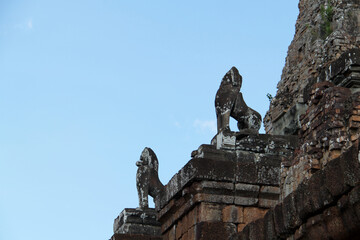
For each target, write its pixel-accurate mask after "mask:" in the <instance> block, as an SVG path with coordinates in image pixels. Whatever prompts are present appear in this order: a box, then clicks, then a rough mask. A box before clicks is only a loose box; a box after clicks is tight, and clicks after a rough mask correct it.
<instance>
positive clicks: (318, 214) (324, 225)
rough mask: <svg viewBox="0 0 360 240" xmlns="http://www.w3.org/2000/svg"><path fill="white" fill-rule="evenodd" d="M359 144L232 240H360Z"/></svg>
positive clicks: (302, 184)
mask: <svg viewBox="0 0 360 240" xmlns="http://www.w3.org/2000/svg"><path fill="white" fill-rule="evenodd" d="M358 153H359V148H358V142H357V144H355V145H354V146H352V147H351V148H350V149H349V150H348V151H347V152H345V153H343V154H342V155H341V156H340V157H339V158H337V159H334V160H333V161H331V162H329V163H328V164H327V166H326V167H324V168H323V169H321V170H319V171H317V172H316V173H314V174H313V176H312V177H311V178H310V179H309V180H308V181H304V182H302V183H301V184H300V185H299V187H298V188H297V189H296V190H295V191H294V192H292V193H291V194H289V195H288V196H287V197H286V198H285V199H283V201H282V202H281V203H279V204H278V205H276V207H275V208H273V209H271V210H270V211H268V212H267V213H266V214H265V216H264V218H260V219H258V220H256V221H254V222H252V223H250V224H248V225H247V226H246V227H245V228H244V229H243V231H242V232H240V233H238V234H235V235H234V236H233V237H232V238H231V239H232V240H235V239H239V240H240V239H241V240H245V239H246V240H262V239H291V240H299V239H354V240H355V239H359V236H360V166H359V160H358Z"/></svg>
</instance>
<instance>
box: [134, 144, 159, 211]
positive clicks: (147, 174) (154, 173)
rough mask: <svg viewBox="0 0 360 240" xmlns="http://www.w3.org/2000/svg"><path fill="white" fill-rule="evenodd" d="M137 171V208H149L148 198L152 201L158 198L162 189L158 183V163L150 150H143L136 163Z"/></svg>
mask: <svg viewBox="0 0 360 240" xmlns="http://www.w3.org/2000/svg"><path fill="white" fill-rule="evenodd" d="M136 166H138V170H137V173H136V187H137V191H138V195H139V208H140V209H147V208H149V200H148V196H149V195H150V196H151V197H153V198H154V199H155V198H156V197H159V196H160V194H161V192H162V191H163V189H164V185H163V184H162V183H161V182H160V179H159V175H158V169H159V161H158V159H157V157H156V155H155V153H154V151H153V150H152V149H151V148H147V147H146V148H145V149H144V150H143V151H142V153H141V156H140V161H137V162H136Z"/></svg>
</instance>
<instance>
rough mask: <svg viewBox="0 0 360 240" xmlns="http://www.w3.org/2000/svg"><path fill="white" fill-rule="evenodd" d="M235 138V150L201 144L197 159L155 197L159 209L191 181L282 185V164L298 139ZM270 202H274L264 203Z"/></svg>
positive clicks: (255, 136)
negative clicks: (280, 182)
mask: <svg viewBox="0 0 360 240" xmlns="http://www.w3.org/2000/svg"><path fill="white" fill-rule="evenodd" d="M231 134H232V133H231ZM235 134H236V133H235ZM236 139H237V140H236V144H237V145H236V149H233V150H226V149H216V148H215V146H213V145H201V146H200V147H199V149H198V150H197V151H194V152H193V154H192V155H193V156H194V158H193V159H191V160H190V161H189V162H188V163H187V164H186V165H185V166H184V167H183V168H182V169H181V170H180V171H179V172H178V173H177V174H175V175H174V176H173V177H172V178H171V180H170V181H169V182H168V184H167V185H166V186H165V191H164V192H163V194H162V195H161V196H160V197H159V198H157V199H156V201H157V202H156V204H155V205H156V206H157V209H156V210H157V211H160V209H162V208H164V207H165V205H166V204H168V203H169V201H170V200H171V199H173V198H176V196H180V195H181V191H182V190H183V189H184V188H185V187H186V186H189V185H190V184H191V183H192V182H201V181H216V182H225V183H226V182H230V183H244V184H253V185H261V186H263V185H265V186H275V187H277V186H279V181H280V167H281V163H282V162H285V161H287V160H288V159H289V158H291V156H292V154H293V151H294V149H295V147H296V146H297V138H296V137H294V136H271V135H265V134H260V135H246V136H245V135H236ZM256 145H257V147H254V146H256ZM267 204H270V205H271V203H269V202H268V203H264V205H267Z"/></svg>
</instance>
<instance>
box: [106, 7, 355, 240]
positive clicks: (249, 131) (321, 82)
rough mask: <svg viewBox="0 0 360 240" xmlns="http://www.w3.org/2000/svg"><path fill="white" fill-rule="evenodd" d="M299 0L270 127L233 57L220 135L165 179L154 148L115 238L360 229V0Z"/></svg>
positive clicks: (349, 232)
mask: <svg viewBox="0 0 360 240" xmlns="http://www.w3.org/2000/svg"><path fill="white" fill-rule="evenodd" d="M299 9H300V14H299V17H298V20H297V23H296V33H295V37H294V40H293V41H292V43H291V45H290V47H289V51H288V56H287V59H286V65H285V67H284V70H283V74H282V77H281V81H280V82H279V84H278V92H277V95H276V96H275V97H274V99H273V100H272V102H271V105H270V109H269V111H268V113H267V114H266V116H265V118H264V123H265V128H266V132H267V134H259V133H258V125H259V122H260V121H261V117H260V115H258V113H257V112H256V111H254V110H253V109H251V108H249V107H248V106H247V105H246V104H245V102H244V100H243V98H242V95H241V92H240V88H241V83H242V78H241V75H240V74H239V73H238V71H237V69H236V68H232V69H230V71H229V72H228V73H226V74H225V76H224V78H223V80H222V82H221V85H220V88H219V90H218V92H217V94H216V99H215V108H216V115H217V120H218V133H217V134H216V135H215V136H214V138H213V139H212V140H211V144H203V145H201V146H200V147H199V148H198V149H197V150H195V151H193V152H192V154H191V160H190V161H189V162H188V163H187V164H186V165H185V166H184V167H183V168H182V169H180V170H179V172H178V173H177V174H175V175H174V176H173V178H172V179H171V180H170V181H169V182H168V183H167V184H166V185H165V186H164V185H163V184H162V183H161V182H160V181H159V179H158V176H157V164H158V162H157V158H156V155H155V153H153V152H152V151H151V152H149V150H147V153H146V151H145V150H146V149H145V150H144V152H143V154H142V156H141V161H140V162H138V164H137V165H138V166H139V170H138V173H139V174H138V176H137V185H138V192H139V202H140V203H139V208H133V209H129V208H126V209H125V210H123V211H122V212H121V213H120V215H119V216H118V217H117V218H116V219H115V222H114V235H113V236H112V238H111V240H125V239H126V240H145V239H153V240H155V239H156V240H160V239H163V240H193V239H194V240H195V239H196V240H200V239H211V240H212V239H231V240H237V239H241V240H245V239H251V240H262V239H289V240H300V239H315V240H316V239H360V162H359V155H360V152H359V137H360V91H359V90H360V1H359V0H338V1H327V0H312V1H310V0H300V3H299ZM230 117H234V118H235V119H236V120H237V121H238V127H239V131H231V130H230V129H229V125H228V122H229V118H230ZM149 153H151V154H149ZM148 164H150V165H151V166H150V167H149V166H148ZM148 194H150V195H151V196H153V197H154V200H155V209H150V208H148V207H147V196H148Z"/></svg>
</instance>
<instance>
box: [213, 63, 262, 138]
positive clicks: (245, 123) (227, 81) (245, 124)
mask: <svg viewBox="0 0 360 240" xmlns="http://www.w3.org/2000/svg"><path fill="white" fill-rule="evenodd" d="M241 85H242V77H241V75H240V74H239V71H238V70H237V69H236V68H235V67H232V68H231V69H230V70H229V71H228V72H227V73H226V74H225V76H224V77H223V79H222V81H221V84H220V87H219V90H218V91H217V93H216V98H215V109H216V117H217V130H218V133H219V132H221V131H230V127H229V121H230V117H233V118H234V119H235V120H237V121H238V123H237V126H238V128H239V131H240V132H248V133H258V131H259V129H260V126H261V115H260V114H259V113H258V112H256V111H255V110H253V109H251V108H249V107H248V106H247V105H246V103H245V101H244V99H243V96H242V93H241V92H240V88H241Z"/></svg>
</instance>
